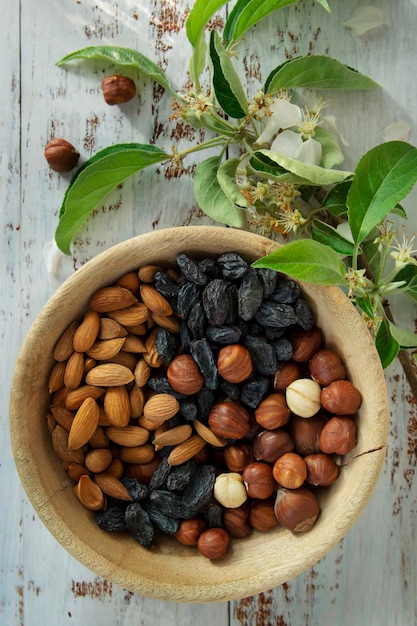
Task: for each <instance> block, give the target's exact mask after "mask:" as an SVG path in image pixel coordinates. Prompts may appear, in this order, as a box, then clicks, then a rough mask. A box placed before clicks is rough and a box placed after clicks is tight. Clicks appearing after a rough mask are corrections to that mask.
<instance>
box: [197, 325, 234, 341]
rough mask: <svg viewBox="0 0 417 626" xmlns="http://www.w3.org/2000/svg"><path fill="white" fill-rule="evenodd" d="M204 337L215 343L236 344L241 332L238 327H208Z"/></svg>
mask: <svg viewBox="0 0 417 626" xmlns="http://www.w3.org/2000/svg"><path fill="white" fill-rule="evenodd" d="M206 336H207V338H208V339H209V340H210V341H213V342H215V343H221V344H229V343H238V342H239V340H240V338H241V336H242V331H241V330H240V328H239V327H238V326H208V327H207V330H206Z"/></svg>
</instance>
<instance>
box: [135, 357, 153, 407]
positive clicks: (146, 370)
mask: <svg viewBox="0 0 417 626" xmlns="http://www.w3.org/2000/svg"><path fill="white" fill-rule="evenodd" d="M134 374H135V381H136V385H137V386H138V387H144V386H145V385H146V383H147V382H148V379H149V376H150V375H151V368H150V366H149V365H148V364H147V362H146V361H145V359H139V361H138V362H137V364H136V367H135V370H134ZM138 417H139V416H138Z"/></svg>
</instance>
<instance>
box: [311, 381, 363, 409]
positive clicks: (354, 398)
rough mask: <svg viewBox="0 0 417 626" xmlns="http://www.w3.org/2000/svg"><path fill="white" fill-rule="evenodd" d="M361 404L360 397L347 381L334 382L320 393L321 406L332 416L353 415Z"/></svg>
mask: <svg viewBox="0 0 417 626" xmlns="http://www.w3.org/2000/svg"><path fill="white" fill-rule="evenodd" d="M361 403H362V396H361V394H360V392H359V391H358V389H356V387H355V386H354V385H353V384H352V383H351V382H350V381H349V380H335V381H333V382H332V383H330V385H328V386H327V387H325V388H324V389H323V390H322V392H321V404H322V406H323V408H324V409H326V411H329V413H333V415H353V414H354V413H356V411H357V410H358V409H359V407H360V405H361Z"/></svg>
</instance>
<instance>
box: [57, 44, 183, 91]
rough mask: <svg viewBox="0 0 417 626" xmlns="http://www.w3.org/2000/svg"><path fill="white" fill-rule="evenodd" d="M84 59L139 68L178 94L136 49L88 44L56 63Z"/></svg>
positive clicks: (168, 89)
mask: <svg viewBox="0 0 417 626" xmlns="http://www.w3.org/2000/svg"><path fill="white" fill-rule="evenodd" d="M86 59H94V60H98V61H106V62H108V63H112V64H113V63H114V64H115V65H117V66H120V67H130V68H134V69H136V70H139V72H141V73H142V74H145V75H146V76H149V78H151V79H152V80H154V81H155V82H156V83H158V84H159V85H161V86H162V87H164V89H166V90H167V91H169V92H170V93H172V94H173V95H174V96H178V94H177V93H176V91H175V90H174V89H173V88H172V87H171V83H170V81H169V79H168V77H167V75H166V74H165V72H163V71H162V70H161V68H160V67H159V66H158V65H157V64H156V63H154V62H153V61H151V59H148V57H146V56H145V55H144V54H142V53H141V52H138V51H137V50H132V49H131V48H123V47H120V46H88V47H87V48H82V49H81V50H77V51H75V52H71V53H70V54H67V55H66V56H64V57H63V58H62V59H60V60H59V61H58V62H57V65H58V66H63V65H67V64H68V63H70V62H71V61H79V60H86Z"/></svg>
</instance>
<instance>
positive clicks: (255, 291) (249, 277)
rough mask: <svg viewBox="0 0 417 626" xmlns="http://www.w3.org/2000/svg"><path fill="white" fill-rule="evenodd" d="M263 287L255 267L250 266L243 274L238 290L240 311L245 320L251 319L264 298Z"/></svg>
mask: <svg viewBox="0 0 417 626" xmlns="http://www.w3.org/2000/svg"><path fill="white" fill-rule="evenodd" d="M263 295H264V292H263V287H262V283H261V281H260V280H259V278H258V275H257V273H256V272H255V270H254V269H252V268H249V269H248V271H247V273H246V274H245V275H244V276H243V278H242V281H241V283H240V286H239V290H238V296H237V297H238V313H239V315H240V317H241V318H242V319H243V320H245V321H248V320H251V319H252V318H253V317H254V316H255V313H256V311H257V310H258V309H259V307H260V305H261V302H262V300H263Z"/></svg>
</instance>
